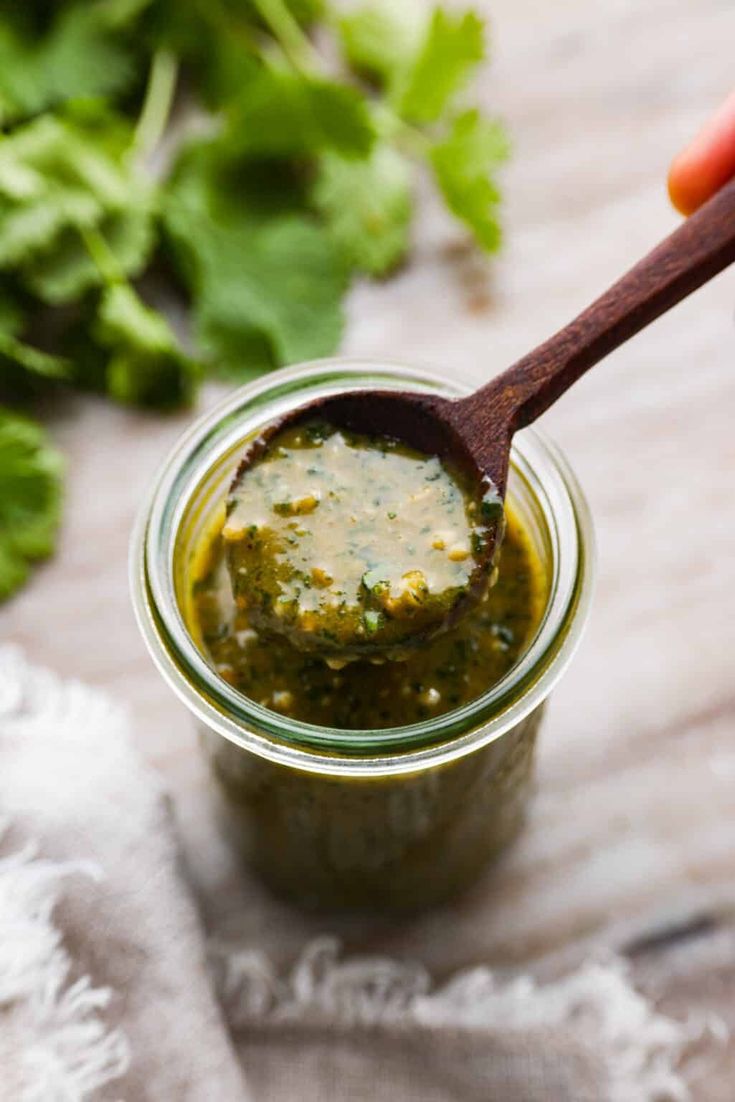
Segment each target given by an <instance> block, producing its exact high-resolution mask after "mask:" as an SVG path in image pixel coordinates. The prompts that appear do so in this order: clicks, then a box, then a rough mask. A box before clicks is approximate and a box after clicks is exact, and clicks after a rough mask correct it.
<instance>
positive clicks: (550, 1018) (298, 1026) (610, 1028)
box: [0, 647, 690, 1102]
mask: <svg viewBox="0 0 735 1102" xmlns="http://www.w3.org/2000/svg"><path fill="white" fill-rule="evenodd" d="M0 811H1V812H2V815H3V816H4V817H5V825H4V827H3V834H2V837H1V838H0V1099H2V1100H6V1099H7V1100H8V1102H11V1100H12V1102H62V1100H63V1102H95V1100H110V1102H113V1100H120V1102H122V1100H125V1102H148V1100H155V1102H169V1100H170V1102H180V1100H183V1102H363V1100H364V1102H367V1100H368V1099H370V1100H374V1099H387V1100H390V1102H480V1100H482V1102H489V1100H493V1102H542V1100H543V1102H557V1100H558V1102H665V1100H667V1099H668V1100H670V1102H683V1100H685V1099H687V1098H688V1097H689V1095H688V1092H687V1089H686V1086H685V1084H684V1082H683V1080H682V1078H681V1077H680V1075H679V1074H678V1073H677V1071H676V1065H677V1061H678V1059H679V1057H680V1055H681V1053H682V1051H683V1049H684V1047H685V1045H686V1044H687V1041H688V1038H689V1034H690V1030H689V1028H688V1027H687V1026H686V1025H684V1024H682V1023H677V1022H674V1021H672V1020H670V1019H667V1018H665V1017H663V1016H662V1015H660V1014H658V1013H656V1011H655V1010H654V1009H653V1008H652V1007H651V1006H650V1005H649V1003H648V1002H647V1001H646V1000H645V999H643V998H642V997H641V996H640V995H639V994H637V993H636V992H635V991H634V990H633V988H632V987H631V985H630V982H629V980H628V977H627V975H626V971H625V968H624V967H623V965H622V964H620V963H616V962H614V961H610V962H607V963H604V964H602V963H592V964H589V965H587V966H586V967H584V968H582V969H581V970H579V971H577V972H575V973H574V974H572V975H570V976H568V977H567V978H566V979H563V980H560V981H557V982H555V983H551V984H547V985H545V986H537V985H536V984H534V982H533V981H532V980H531V979H530V978H528V977H518V978H516V979H515V980H512V981H510V982H507V981H506V982H503V983H500V982H498V981H496V979H495V978H494V977H493V974H492V973H491V972H490V971H489V970H488V969H486V968H483V967H480V968H477V969H473V970H470V971H468V972H465V973H463V974H461V975H459V976H456V977H455V978H454V979H453V980H451V981H450V982H448V983H447V984H445V985H443V986H441V987H436V986H435V985H433V984H432V981H431V979H430V977H429V976H428V974H427V973H426V971H425V970H424V969H423V968H422V967H421V966H420V965H419V964H415V963H410V962H398V961H392V960H388V959H383V958H359V959H346V960H341V959H340V955H339V949H338V946H337V944H336V942H335V941H334V940H333V939H331V938H328V937H327V938H323V939H320V940H319V941H317V942H313V943H311V944H308V945H305V946H304V950H303V952H302V954H301V956H300V959H299V960H298V961H297V962H296V964H295V966H294V968H293V969H292V971H291V973H290V974H288V975H286V976H279V975H278V974H277V973H276V972H275V971H274V969H273V967H272V966H271V964H270V963H269V961H268V960H267V958H266V957H265V956H264V955H263V954H262V953H261V952H259V951H258V948H257V946H243V945H232V944H229V945H227V946H223V945H221V944H219V945H216V946H215V945H210V946H209V949H208V947H207V945H206V942H205V937H204V934H203V931H202V929H201V927H200V924H199V920H198V917H197V911H196V905H195V901H194V900H193V899H192V897H191V894H190V890H189V887H188V885H187V883H186V880H185V877H184V876H183V873H182V871H181V869H180V867H179V857H178V847H177V841H176V838H175V834H174V828H173V825H172V819H171V817H170V815H169V813H168V807H167V804H166V799H165V796H164V794H163V791H162V788H161V785H160V783H159V781H158V779H157V778H156V777H155V775H154V774H153V773H152V772H151V770H150V769H149V768H147V767H146V766H145V765H144V763H143V762H142V761H141V760H140V758H139V756H138V755H137V754H136V753H135V751H134V749H133V747H132V744H131V741H130V737H129V731H128V720H127V718H126V716H125V713H124V710H123V709H121V708H120V707H118V706H117V705H115V704H113V703H112V702H110V701H109V700H108V699H107V698H106V697H105V696H103V695H102V694H101V693H99V692H96V691H93V690H91V689H88V688H85V687H84V686H82V685H79V684H77V683H73V682H72V683H69V682H63V681H61V680H60V679H59V678H57V677H55V676H53V675H52V674H49V673H47V672H44V671H40V670H37V669H34V668H32V667H30V666H29V665H28V664H27V663H26V662H25V660H24V659H23V657H22V656H21V654H20V653H19V652H18V651H17V650H15V649H13V648H11V647H6V648H0Z"/></svg>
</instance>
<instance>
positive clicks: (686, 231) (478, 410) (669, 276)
mask: <svg viewBox="0 0 735 1102" xmlns="http://www.w3.org/2000/svg"><path fill="white" fill-rule="evenodd" d="M733 262H735V180H732V181H731V182H730V183H729V184H727V185H726V186H725V187H724V188H723V189H722V190H721V191H720V192H719V193H718V194H717V195H715V196H714V198H712V199H710V200H709V202H707V203H706V204H705V205H704V206H703V207H701V209H700V210H699V211H697V213H696V214H694V215H692V217H691V218H689V219H688V221H687V222H685V223H684V224H683V225H682V226H680V227H679V229H677V230H675V232H674V233H672V234H671V235H670V236H669V237H667V238H665V239H664V240H663V241H662V242H661V244H660V245H658V246H657V247H656V248H655V249H654V250H653V251H652V252H650V253H649V254H648V255H647V256H646V257H644V258H643V260H641V261H640V262H639V263H638V264H636V266H635V267H634V268H631V270H630V271H629V272H628V273H627V274H626V275H624V276H623V277H622V279H619V280H618V281H617V283H614V284H613V286H612V287H610V289H609V290H608V291H605V293H604V294H603V295H601V296H600V298H598V299H596V300H595V302H593V303H592V305H591V306H588V307H587V309H586V310H585V311H583V313H581V314H580V315H579V316H578V317H577V318H575V319H574V321H572V322H570V323H569V325H567V326H565V328H564V329H561V330H560V331H559V332H558V333H556V334H555V335H554V336H553V337H551V338H550V339H549V340H547V341H546V342H545V343H544V344H542V345H540V346H539V347H538V348H536V349H535V350H534V351H533V352H530V353H529V354H528V355H527V356H524V357H523V359H521V360H518V362H517V363H515V364H513V365H512V366H511V367H509V368H508V369H507V371H504V372H503V373H502V375H498V376H497V377H496V378H495V379H493V380H492V382H490V383H488V384H487V385H486V386H484V387H482V389H481V390H478V391H476V392H475V393H474V394H472V395H471V396H470V397H469V398H466V399H465V400H464V401H463V402H462V403H461V404H462V405H463V406H464V411H463V413H464V418H465V419H466V420H472V422H473V423H474V424H475V426H476V427H477V428H478V429H479V430H482V429H483V428H484V427H485V425H486V423H488V424H489V423H490V422H494V423H495V424H497V423H498V421H499V420H502V422H503V423H504V424H505V425H506V426H507V427H508V428H509V429H510V434H511V435H512V433H513V432H515V431H516V429H520V428H523V427H524V425H528V424H530V423H531V422H532V421H535V420H536V418H537V417H539V416H540V415H541V414H542V413H543V412H544V411H545V410H547V409H548V408H549V406H550V405H551V404H552V403H553V402H555V401H556V399H557V398H559V397H560V396H561V395H562V394H563V393H564V391H565V390H567V389H568V387H570V386H571V385H572V383H574V382H576V381H577V379H579V377H580V376H581V375H583V374H584V372H585V371H587V370H588V368H590V367H593V366H594V365H595V364H596V363H598V362H599V361H600V360H601V359H603V358H604V357H605V356H607V354H608V353H609V352H612V351H613V349H615V348H617V347H618V345H621V344H623V343H624V341H627V340H628V339H629V338H630V337H632V336H634V335H635V334H636V333H638V332H640V330H641V329H644V328H645V327H646V326H647V325H649V324H650V323H651V322H652V321H655V320H656V318H658V317H659V316H660V315H661V314H663V313H665V312H666V311H667V310H670V309H671V307H672V306H676V304H677V303H678V302H681V300H682V299H684V298H686V297H687V295H690V294H691V293H692V291H696V290H697V288H698V287H701V286H702V285H703V284H704V283H707V281H708V280H710V279H712V278H713V277H714V276H716V275H717V274H718V272H721V271H722V270H723V269H724V268H726V267H727V266H728V265H729V264H732V263H733Z"/></svg>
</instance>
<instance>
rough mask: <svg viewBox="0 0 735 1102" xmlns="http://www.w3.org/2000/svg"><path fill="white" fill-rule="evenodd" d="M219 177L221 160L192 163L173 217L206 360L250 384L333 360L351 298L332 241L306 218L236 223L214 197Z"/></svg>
mask: <svg viewBox="0 0 735 1102" xmlns="http://www.w3.org/2000/svg"><path fill="white" fill-rule="evenodd" d="M211 152H214V151H211ZM217 167H219V166H218V165H217V162H216V159H215V158H214V156H209V157H207V158H202V157H199V158H195V159H193V160H191V161H190V162H189V164H188V166H187V167H186V169H185V170H184V171H183V172H182V175H181V176H180V178H179V181H178V187H177V188H175V189H174V190H173V191H172V193H171V195H170V197H169V201H168V205H167V208H166V226H167V229H168V232H169V235H170V237H171V239H172V243H173V245H174V252H175V255H176V256H177V258H178V262H179V269H180V271H181V273H182V275H183V276H184V278H185V280H186V282H187V285H188V287H189V289H190V291H191V293H192V296H193V302H194V324H195V329H196V334H197V337H198V342H199V347H200V349H201V352H202V356H203V358H204V359H205V361H207V362H208V363H209V364H210V365H211V366H213V367H214V368H216V369H217V370H219V371H224V372H225V373H227V374H230V375H233V376H235V377H240V378H242V377H246V376H247V375H249V374H253V373H256V372H260V371H264V370H267V369H268V368H270V367H273V366H275V365H277V364H279V363H284V362H287V361H289V360H298V359H306V358H310V357H315V356H322V355H326V354H328V353H329V352H330V351H331V350H332V349H333V348H334V347H335V345H336V344H337V342H338V340H339V336H340V334H341V331H342V325H343V314H342V306H341V300H342V294H343V292H344V288H345V268H344V265H343V263H342V262H341V261H340V258H339V256H338V254H337V251H336V249H335V247H334V246H333V244H332V243H331V240H330V238H329V236H328V234H327V233H326V231H325V230H324V229H323V228H321V227H320V226H319V225H318V224H317V223H316V222H314V221H312V220H310V219H308V218H306V217H304V216H303V215H301V214H298V215H297V214H291V213H285V214H273V215H271V214H270V213H264V212H263V211H262V210H257V209H252V210H250V211H248V210H247V208H246V209H241V210H240V211H239V212H238V213H237V214H235V212H234V211H233V209H232V205H231V204H229V203H228V202H227V200H226V199H225V198H223V196H222V194H221V193H220V192H218V191H215V187H216V184H215V181H216V180H217V178H218V177H217V176H216V174H215V169H216V168H217Z"/></svg>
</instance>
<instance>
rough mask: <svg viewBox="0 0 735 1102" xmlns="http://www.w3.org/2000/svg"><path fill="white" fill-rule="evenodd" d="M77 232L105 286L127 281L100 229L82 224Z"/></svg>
mask: <svg viewBox="0 0 735 1102" xmlns="http://www.w3.org/2000/svg"><path fill="white" fill-rule="evenodd" d="M79 232H80V233H81V235H82V237H83V239H84V244H85V245H86V246H87V252H88V253H89V255H90V256H91V258H92V260H93V261H94V263H95V265H96V266H97V271H98V272H99V273H100V275H101V276H102V279H103V280H104V282H105V283H106V284H107V286H108V287H112V286H114V285H115V284H118V283H127V282H128V281H127V278H126V276H125V273H124V272H123V270H122V268H121V267H120V265H119V263H118V260H117V257H116V256H115V254H114V252H113V251H112V249H111V248H110V246H109V245H108V244H107V242H106V241H105V239H104V237H103V236H102V234H101V233H100V231H99V230H98V229H95V228H94V227H93V226H83V227H81V228H80V230H79Z"/></svg>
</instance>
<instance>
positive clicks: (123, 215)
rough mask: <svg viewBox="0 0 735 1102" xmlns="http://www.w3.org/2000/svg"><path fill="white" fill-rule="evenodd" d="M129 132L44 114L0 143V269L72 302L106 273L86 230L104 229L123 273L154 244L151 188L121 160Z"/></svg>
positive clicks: (45, 295) (138, 264)
mask: <svg viewBox="0 0 735 1102" xmlns="http://www.w3.org/2000/svg"><path fill="white" fill-rule="evenodd" d="M125 139H129V131H128V129H127V128H125V127H122V126H121V125H120V124H118V123H110V124H108V125H107V126H106V127H105V130H104V132H103V134H102V135H99V134H98V133H96V132H95V131H94V130H93V129H91V130H90V131H89V132H87V131H86V130H85V129H84V128H83V127H82V126H80V125H79V124H76V123H73V122H71V121H70V120H64V119H58V118H55V117H53V116H51V115H44V116H42V117H40V118H39V119H37V120H35V121H34V122H31V123H29V124H27V125H26V126H23V127H20V128H19V129H17V130H16V131H15V132H14V133H13V134H11V135H10V136H9V137H8V138H6V139H5V141H4V142H3V143H2V144H0V270H3V271H11V270H15V271H16V272H17V275H18V277H19V280H20V282H21V283H23V284H25V286H26V287H27V288H29V289H30V290H32V291H33V292H34V293H35V294H36V295H37V296H38V297H39V298H40V299H42V300H43V301H44V302H48V303H52V304H56V303H61V302H68V301H70V300H73V299H75V298H77V297H78V296H80V295H81V294H83V293H84V292H85V291H87V290H89V289H90V288H92V287H96V286H99V284H100V282H101V279H100V275H99V272H98V269H97V267H96V266H95V264H94V263H93V262H92V260H91V259H90V257H89V255H88V253H87V250H86V248H85V246H84V243H83V239H82V234H83V232H84V231H86V230H89V229H97V230H99V231H100V232H101V233H102V234H103V235H104V236H105V238H106V239H107V241H108V244H109V247H110V248H111V250H112V251H113V253H114V254H115V257H116V260H117V263H118V265H119V267H120V269H121V270H122V271H123V272H124V273H125V274H126V275H136V274H138V273H139V272H140V271H142V269H143V267H144V265H145V263H146V262H147V260H148V258H149V256H150V253H151V250H152V247H153V243H154V227H153V201H152V192H151V186H150V185H149V184H148V183H147V182H146V181H144V180H142V179H141V178H140V176H139V175H138V174H136V173H134V172H133V171H132V170H131V169H130V167H129V166H128V165H127V164H126V162H125V160H124V151H125V148H126V145H125Z"/></svg>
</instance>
